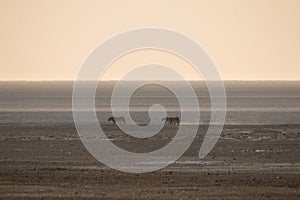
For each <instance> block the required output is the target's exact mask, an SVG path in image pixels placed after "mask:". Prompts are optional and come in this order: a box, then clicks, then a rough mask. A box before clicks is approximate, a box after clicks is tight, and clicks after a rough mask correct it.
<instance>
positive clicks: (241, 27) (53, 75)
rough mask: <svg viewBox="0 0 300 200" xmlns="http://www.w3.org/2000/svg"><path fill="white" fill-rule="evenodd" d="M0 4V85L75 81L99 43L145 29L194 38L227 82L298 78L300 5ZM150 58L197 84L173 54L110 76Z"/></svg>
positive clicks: (244, 1) (160, 0)
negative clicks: (81, 67)
mask: <svg viewBox="0 0 300 200" xmlns="http://www.w3.org/2000/svg"><path fill="white" fill-rule="evenodd" d="M0 5H1V6H0V27H1V31H0V41H1V45H0V71H1V73H0V80H74V79H76V76H77V73H78V72H79V70H80V66H81V64H82V62H83V61H84V60H85V59H86V58H87V56H88V55H89V53H90V52H91V51H92V50H93V49H94V48H96V47H97V46H98V45H99V44H100V43H101V42H102V41H104V40H106V39H107V38H109V37H111V36H112V35H116V34H118V33H120V32H124V31H127V30H132V29H136V28H141V27H161V28H167V29H172V30H175V31H178V32H180V33H183V34H185V35H187V36H189V37H191V38H193V39H194V40H195V41H196V42H198V43H199V44H200V45H201V46H202V47H203V48H204V49H205V50H206V51H207V53H208V55H209V56H210V57H211V58H212V60H213V61H214V63H215V64H216V67H217V68H218V70H219V72H220V75H221V77H222V78H223V79H225V80H300V37H299V36H300V12H299V10H300V1H298V0H207V1H201V0H193V1H192V0H180V1H176V0H149V1H146V0H124V1H121V0H107V1H101V0H99V1H93V0H80V1H79V0H63V1H61V0H1V1H0ZM150 55H151V56H150ZM149 58H155V62H156V63H157V62H162V63H166V64H169V65H172V67H174V69H176V70H179V71H180V70H181V73H183V74H184V75H186V76H187V77H188V78H189V79H197V78H198V77H197V76H195V75H194V72H193V71H192V70H191V67H190V66H188V65H186V66H185V64H184V63H183V62H182V61H180V60H178V58H176V57H174V56H173V55H172V56H170V55H166V54H161V55H158V52H150V51H149V52H136V53H133V55H128V58H125V57H124V58H122V59H120V60H119V61H118V62H116V63H115V64H114V66H113V67H114V68H115V70H113V68H112V69H111V70H110V71H108V72H107V74H105V78H106V79H118V77H119V74H118V73H117V71H119V70H117V69H118V67H120V68H122V69H123V70H124V69H126V66H128V65H129V64H142V63H143V62H148V59H149ZM130 59H131V60H130ZM139 78H140V79H142V77H139Z"/></svg>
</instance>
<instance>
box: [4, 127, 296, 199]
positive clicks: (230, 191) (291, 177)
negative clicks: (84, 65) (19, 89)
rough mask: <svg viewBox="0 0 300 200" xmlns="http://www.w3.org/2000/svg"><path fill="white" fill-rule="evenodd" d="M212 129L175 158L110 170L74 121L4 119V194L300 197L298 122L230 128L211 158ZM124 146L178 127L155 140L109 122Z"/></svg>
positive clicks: (139, 147) (145, 144)
mask: <svg viewBox="0 0 300 200" xmlns="http://www.w3.org/2000/svg"><path fill="white" fill-rule="evenodd" d="M206 128H207V127H205V126H201V127H200V129H199V135H198V136H197V137H196V139H195V141H194V143H193V145H192V146H191V147H190V148H189V149H188V151H187V152H186V153H185V154H184V155H183V156H182V157H181V158H180V159H179V160H178V161H177V162H175V163H173V164H172V165H170V166H168V167H167V168H164V169H162V170H159V171H156V172H151V173H146V174H129V173H123V172H119V171H116V170H112V169H110V168H108V167H106V166H104V165H103V164H101V163H99V162H98V161H97V160H95V159H94V158H93V157H92V156H91V155H90V154H89V153H88V152H87V151H86V150H85V148H84V146H83V145H82V143H81V141H80V140H79V138H78V136H77V134H76V130H75V128H74V126H73V124H48V125H46V124H44V125H43V124H0V132H1V133H0V198H1V199H35V198H36V199H300V156H299V155H300V149H299V145H300V125H273V126H267V125H264V126H250V125H243V126H241V125H231V126H226V127H225V128H224V131H223V133H222V137H221V139H220V140H219V141H218V143H217V145H216V146H215V148H214V149H213V151H212V152H211V153H210V154H209V155H208V156H207V157H206V158H205V159H202V160H200V159H198V158H197V154H198V151H199V147H200V145H201V142H202V138H203V136H202V135H201V133H203V132H205V130H206ZM104 130H105V131H106V132H107V133H108V136H109V137H110V138H113V139H114V142H115V143H116V144H117V145H119V146H120V147H122V148H125V149H128V150H131V151H134V152H145V151H146V150H149V149H150V150H152V149H155V148H159V147H160V146H163V145H165V144H166V143H168V141H170V139H171V138H172V136H173V135H172V132H174V130H175V131H176V128H175V127H166V128H165V129H164V130H163V131H162V133H160V134H159V135H158V136H156V137H153V138H151V140H149V141H142V144H141V141H139V140H135V139H132V138H128V137H126V136H124V135H123V134H122V133H121V132H120V131H119V129H118V128H117V127H116V126H113V125H108V124H106V125H104Z"/></svg>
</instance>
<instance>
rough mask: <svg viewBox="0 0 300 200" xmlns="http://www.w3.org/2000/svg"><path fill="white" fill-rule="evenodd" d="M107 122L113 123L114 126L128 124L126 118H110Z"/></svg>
mask: <svg viewBox="0 0 300 200" xmlns="http://www.w3.org/2000/svg"><path fill="white" fill-rule="evenodd" d="M107 121H108V122H110V121H111V122H112V123H113V124H116V123H118V124H126V123H125V118H124V117H110V118H108V120H107Z"/></svg>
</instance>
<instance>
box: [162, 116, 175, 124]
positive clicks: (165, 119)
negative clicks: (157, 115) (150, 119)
mask: <svg viewBox="0 0 300 200" xmlns="http://www.w3.org/2000/svg"><path fill="white" fill-rule="evenodd" d="M161 121H165V123H166V124H169V125H179V124H180V120H179V117H167V118H162V119H161Z"/></svg>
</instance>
